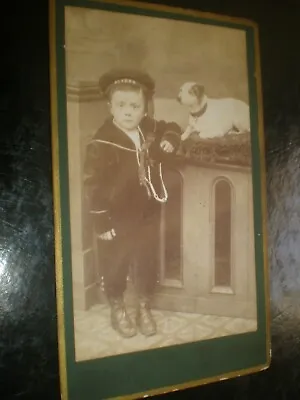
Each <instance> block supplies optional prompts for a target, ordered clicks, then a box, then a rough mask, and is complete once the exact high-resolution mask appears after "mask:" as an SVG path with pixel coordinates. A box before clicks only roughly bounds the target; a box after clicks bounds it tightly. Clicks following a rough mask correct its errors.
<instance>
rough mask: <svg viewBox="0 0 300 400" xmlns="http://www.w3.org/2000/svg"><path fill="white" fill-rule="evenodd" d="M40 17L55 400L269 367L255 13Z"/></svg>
mask: <svg viewBox="0 0 300 400" xmlns="http://www.w3.org/2000/svg"><path fill="white" fill-rule="evenodd" d="M50 25H51V89H52V122H53V129H52V130H53V176H54V207H55V209H54V212H55V217H56V219H55V223H56V229H55V232H56V270H57V304H58V332H59V344H60V346H59V354H60V366H61V370H60V373H61V386H62V394H63V399H70V400H73V399H82V398H85V399H94V398H116V397H118V398H120V396H121V397H122V398H139V397H140V396H144V395H151V394H159V393H163V392H166V391H172V390H178V389H184V388H187V387H191V386H195V385H200V384H202V383H206V382H210V381H216V380H219V379H221V378H222V377H227V378H229V377H234V376H237V375H241V374H246V373H251V371H253V372H255V371H260V370H262V369H265V368H267V367H268V365H269V361H270V360H269V354H270V348H269V346H270V344H269V306H268V296H269V294H268V285H267V282H268V270H267V247H266V225H265V224H266V222H265V218H266V205H265V196H266V193H265V166H264V157H265V155H264V136H263V120H262V96H261V86H260V85H261V83H260V74H259V49H258V28H257V26H256V24H255V23H254V22H251V21H247V20H242V19H241V20H239V19H234V18H230V17H223V16H216V15H210V14H205V13H200V12H198V11H191V10H183V9H177V8H170V7H166V6H158V5H151V4H147V3H139V2H123V1H122V2H121V1H120V2H118V3H117V2H108V1H84V0H81V1H65V2H64V1H62V2H58V1H57V2H56V1H54V0H53V1H52V4H51V19H50ZM126 370H128V374H129V375H130V376H129V375H128V377H126ZM91 388H93V390H91ZM93 391H94V392H93ZM92 392H93V393H94V394H92ZM93 396H94V397H93Z"/></svg>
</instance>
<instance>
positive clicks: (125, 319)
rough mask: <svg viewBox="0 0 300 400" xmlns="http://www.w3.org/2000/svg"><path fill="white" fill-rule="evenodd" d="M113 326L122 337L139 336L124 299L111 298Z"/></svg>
mask: <svg viewBox="0 0 300 400" xmlns="http://www.w3.org/2000/svg"><path fill="white" fill-rule="evenodd" d="M109 303H110V307H111V326H112V327H113V329H114V330H115V331H117V332H118V333H119V334H120V335H121V336H122V337H124V338H130V337H133V336H135V335H136V334H137V331H136V327H135V326H134V324H133V322H132V321H131V319H130V317H129V315H128V313H127V311H126V307H125V303H124V300H123V298H122V297H119V298H110V299H109Z"/></svg>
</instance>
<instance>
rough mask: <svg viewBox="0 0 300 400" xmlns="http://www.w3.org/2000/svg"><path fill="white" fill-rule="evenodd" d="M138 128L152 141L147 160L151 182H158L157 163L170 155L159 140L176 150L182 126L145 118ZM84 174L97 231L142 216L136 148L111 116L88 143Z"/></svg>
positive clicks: (143, 197) (142, 192)
mask: <svg viewBox="0 0 300 400" xmlns="http://www.w3.org/2000/svg"><path fill="white" fill-rule="evenodd" d="M140 129H141V131H142V133H143V136H144V138H145V140H146V141H149V143H151V144H150V147H149V158H148V162H150V163H151V167H150V168H151V176H152V181H153V184H154V185H157V184H158V182H159V175H158V173H159V169H158V166H159V163H160V162H162V161H164V160H167V158H168V157H169V155H168V154H166V153H165V152H164V151H163V150H162V149H161V148H160V143H161V141H162V140H168V141H169V142H170V143H171V144H172V145H173V146H174V148H175V150H174V151H177V149H178V148H179V145H180V135H181V128H180V127H179V126H178V125H177V124H176V123H166V122H165V121H155V120H153V119H151V118H149V117H145V118H144V119H143V121H142V122H141V124H140ZM84 173H85V181H84V185H85V193H86V195H87V201H88V207H89V211H90V212H91V213H92V218H93V221H94V222H95V224H96V227H97V228H96V229H97V233H98V234H101V233H103V232H106V231H108V230H110V229H112V228H116V226H117V225H120V224H122V223H124V222H125V221H128V222H129V223H130V221H132V222H133V221H134V220H136V219H137V218H139V217H140V216H141V214H140V213H141V212H142V211H143V208H144V207H145V202H146V201H148V196H147V190H146V189H145V187H143V186H141V185H140V181H139V173H138V162H137V154H136V149H135V146H134V143H133V142H132V141H131V139H130V138H129V137H128V136H127V135H126V134H125V133H124V132H122V131H121V130H120V129H119V128H117V127H116V126H115V125H114V124H113V122H112V120H111V119H108V120H106V121H105V123H104V124H103V125H102V127H101V128H100V129H99V130H98V132H97V133H96V135H95V136H94V137H93V139H92V140H91V142H90V143H89V144H88V146H87V152H86V160H85V168H84ZM156 189H157V190H158V191H159V188H158V187H157V188H156Z"/></svg>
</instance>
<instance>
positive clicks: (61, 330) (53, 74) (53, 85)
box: [49, 0, 68, 400]
mask: <svg viewBox="0 0 300 400" xmlns="http://www.w3.org/2000/svg"><path fill="white" fill-rule="evenodd" d="M55 1H56V0H49V36H50V95H51V114H52V116H51V130H52V135H51V138H52V165H53V166H52V168H53V199H54V210H53V211H54V228H55V238H54V241H55V271H56V301H57V327H58V349H59V375H60V391H61V398H62V399H63V400H67V399H68V389H67V387H68V384H67V369H66V343H65V320H64V295H63V265H62V262H63V261H62V236H61V235H62V234H61V208H60V177H59V139H58V137H59V130H58V110H57V105H58V102H57V67H56V61H57V60H56V4H55Z"/></svg>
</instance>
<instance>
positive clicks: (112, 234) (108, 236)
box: [100, 229, 116, 240]
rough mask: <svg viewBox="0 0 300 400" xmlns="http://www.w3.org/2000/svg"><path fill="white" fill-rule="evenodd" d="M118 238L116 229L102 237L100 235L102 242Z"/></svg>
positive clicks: (103, 234)
mask: <svg viewBox="0 0 300 400" xmlns="http://www.w3.org/2000/svg"><path fill="white" fill-rule="evenodd" d="M115 236H116V232H115V230H114V229H112V230H110V231H108V232H104V233H102V235H100V239H102V240H112V239H113V238H114V237H115Z"/></svg>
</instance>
